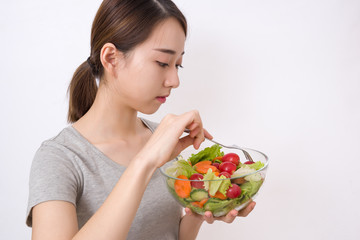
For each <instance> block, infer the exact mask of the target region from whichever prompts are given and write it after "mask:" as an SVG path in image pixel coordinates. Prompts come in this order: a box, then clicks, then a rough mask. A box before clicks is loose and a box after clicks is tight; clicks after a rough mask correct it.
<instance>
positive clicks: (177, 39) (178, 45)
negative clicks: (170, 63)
mask: <svg viewBox="0 0 360 240" xmlns="http://www.w3.org/2000/svg"><path fill="white" fill-rule="evenodd" d="M185 39H186V37H185V33H184V30H183V28H182V27H181V25H180V23H179V22H178V21H177V20H176V19H174V18H169V19H166V20H164V21H162V22H160V23H159V24H158V25H157V26H156V27H155V28H154V29H153V31H152V33H151V34H150V36H149V38H148V39H147V40H146V41H145V42H143V43H142V44H140V45H139V47H140V48H145V49H159V48H162V49H171V50H174V51H175V52H176V53H177V54H181V53H182V52H183V51H184V45H185Z"/></svg>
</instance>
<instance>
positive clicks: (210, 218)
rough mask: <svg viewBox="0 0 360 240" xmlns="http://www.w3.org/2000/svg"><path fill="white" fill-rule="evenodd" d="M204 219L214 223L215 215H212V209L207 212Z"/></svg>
mask: <svg viewBox="0 0 360 240" xmlns="http://www.w3.org/2000/svg"><path fill="white" fill-rule="evenodd" d="M204 220H205V221H206V222H207V223H209V224H212V223H213V222H214V221H215V219H214V216H213V215H212V213H211V212H210V211H206V212H205V214H204Z"/></svg>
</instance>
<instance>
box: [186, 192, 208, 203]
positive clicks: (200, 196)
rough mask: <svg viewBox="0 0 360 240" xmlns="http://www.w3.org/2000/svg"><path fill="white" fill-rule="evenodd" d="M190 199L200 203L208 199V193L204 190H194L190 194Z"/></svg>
mask: <svg viewBox="0 0 360 240" xmlns="http://www.w3.org/2000/svg"><path fill="white" fill-rule="evenodd" d="M190 197H191V198H192V199H193V200H194V201H197V202H199V201H201V200H203V199H205V198H208V197H209V194H208V192H207V191H206V190H205V189H194V190H192V191H191V193H190Z"/></svg>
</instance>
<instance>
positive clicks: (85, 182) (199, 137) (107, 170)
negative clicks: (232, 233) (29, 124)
mask: <svg viewBox="0 0 360 240" xmlns="http://www.w3.org/2000/svg"><path fill="white" fill-rule="evenodd" d="M186 31H187V24H186V20H185V18H184V16H183V15H182V13H181V12H180V11H179V10H178V8H177V7H176V6H175V5H174V3H172V2H171V1H170V0H151V1H149V0H136V1H134V0H105V1H104V2H103V3H102V4H101V6H100V8H99V10H98V12H97V14H96V17H95V19H94V22H93V26H92V32H91V54H90V57H89V58H88V60H87V61H85V62H84V63H83V64H82V65H81V66H80V67H79V68H78V69H77V70H76V72H75V74H74V76H73V79H72V81H71V83H70V86H69V93H70V104H69V114H68V119H69V122H71V123H73V124H72V125H71V126H69V127H67V128H65V129H64V130H63V131H61V132H60V133H59V135H57V136H56V137H54V138H52V139H50V140H48V141H45V142H44V143H43V144H42V145H41V147H40V149H39V150H38V151H37V153H36V156H35V158H34V161H33V165H32V169H31V176H30V194H29V205H28V219H27V224H28V225H29V226H32V228H33V231H32V232H33V239H53V240H55V239H97V240H98V239H106V240H110V239H178V238H179V239H186V240H188V239H195V238H196V235H197V233H198V231H199V228H200V226H201V224H202V222H203V221H204V220H205V221H207V222H208V223H212V222H213V221H214V220H215V218H214V217H213V216H212V215H211V212H207V213H206V214H205V216H200V215H197V214H195V213H192V212H191V211H190V210H189V209H186V213H187V214H186V215H185V216H182V214H181V213H182V211H181V208H180V207H179V205H178V204H177V203H176V202H175V201H174V200H173V199H172V198H171V196H169V195H167V194H166V193H167V192H166V190H165V186H164V185H163V182H162V179H161V176H160V175H159V170H158V168H159V167H160V166H162V165H163V164H164V163H166V162H167V161H169V160H170V159H173V158H174V157H176V156H177V155H178V154H179V153H180V152H181V151H182V150H183V149H185V148H186V147H188V146H190V145H193V146H194V147H195V148H199V146H200V144H201V142H202V141H203V140H204V138H205V137H208V138H211V135H210V134H209V133H207V132H206V130H204V129H203V125H202V121H201V118H200V116H199V113H198V112H197V111H190V112H187V113H184V114H182V115H178V116H177V115H167V116H166V117H165V118H164V119H163V120H162V121H161V123H160V124H159V125H158V126H157V125H156V124H154V123H152V122H149V121H147V120H145V119H139V118H138V117H137V112H138V111H139V112H142V113H145V114H151V113H154V112H155V111H156V110H157V109H158V108H159V107H160V105H161V104H163V103H164V102H165V101H166V98H167V97H169V95H170V92H171V90H172V89H173V88H176V87H178V86H179V78H178V73H177V71H178V68H179V67H181V64H182V57H183V54H184V43H185V38H186ZM96 79H98V80H99V83H98V85H99V86H98V87H97V82H96V81H97V80H96ZM155 128H156V130H155ZM185 128H187V129H190V134H189V135H188V136H186V137H181V135H182V133H183V131H184V129H185ZM254 206H255V203H252V204H250V205H249V206H248V207H247V208H246V209H245V210H243V211H241V212H239V213H238V212H237V211H236V210H232V211H231V212H230V213H229V214H228V215H227V216H225V217H222V218H216V219H218V220H222V221H225V222H229V223H230V222H232V221H233V220H234V218H235V217H236V216H246V215H247V214H249V213H250V212H251V210H252V209H253V207H254Z"/></svg>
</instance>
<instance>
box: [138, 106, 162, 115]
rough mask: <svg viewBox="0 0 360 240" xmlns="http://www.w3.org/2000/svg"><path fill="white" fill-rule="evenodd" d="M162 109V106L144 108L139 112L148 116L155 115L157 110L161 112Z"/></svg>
mask: <svg viewBox="0 0 360 240" xmlns="http://www.w3.org/2000/svg"><path fill="white" fill-rule="evenodd" d="M159 108H160V105H159V106H154V105H153V106H143V107H140V108H139V109H138V112H141V113H143V114H147V115H151V114H153V113H155V112H156V111H157V110H159Z"/></svg>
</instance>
